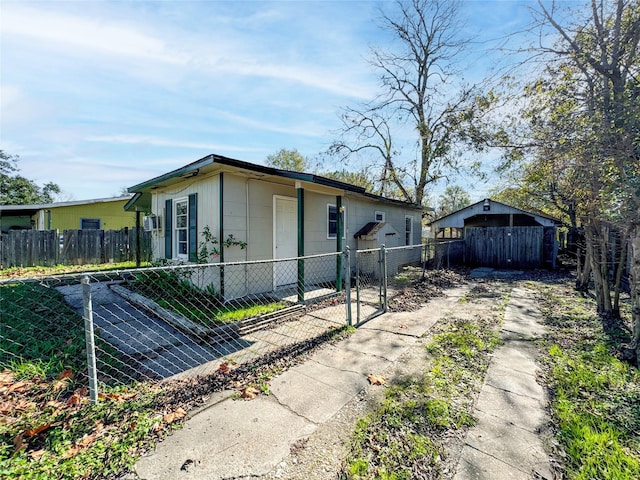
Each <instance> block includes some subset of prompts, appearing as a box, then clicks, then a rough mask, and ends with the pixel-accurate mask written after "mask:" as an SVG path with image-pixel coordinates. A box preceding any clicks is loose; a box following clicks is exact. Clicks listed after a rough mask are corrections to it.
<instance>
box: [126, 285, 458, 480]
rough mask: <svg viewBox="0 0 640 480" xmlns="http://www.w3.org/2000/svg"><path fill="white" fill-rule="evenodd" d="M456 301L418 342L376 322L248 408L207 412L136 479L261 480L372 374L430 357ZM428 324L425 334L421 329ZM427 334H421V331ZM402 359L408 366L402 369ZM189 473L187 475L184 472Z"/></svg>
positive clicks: (422, 318) (221, 405) (435, 311)
mask: <svg viewBox="0 0 640 480" xmlns="http://www.w3.org/2000/svg"><path fill="white" fill-rule="evenodd" d="M465 291H466V290H465V289H456V290H455V296H454V299H453V300H452V299H445V298H444V297H443V298H442V299H436V300H434V302H433V304H429V307H428V311H427V309H424V310H421V311H418V312H415V313H414V315H415V318H416V322H415V323H416V325H415V326H414V327H412V330H413V329H414V330H413V331H415V335H407V334H405V332H404V328H396V330H398V332H396V333H394V332H393V331H388V330H387V328H388V327H389V326H390V325H396V326H397V327H399V326H400V325H402V324H403V323H404V322H406V321H407V318H406V317H402V316H401V317H400V318H396V315H397V314H395V313H389V314H386V315H381V316H379V317H376V318H374V319H372V320H370V321H369V322H367V324H366V325H365V326H363V327H361V328H360V329H358V330H357V331H356V332H354V333H353V334H352V335H351V336H350V337H349V338H347V339H346V340H343V341H341V342H340V344H339V346H328V347H326V348H323V349H320V350H319V351H317V352H316V353H314V354H313V355H311V357H310V358H309V359H308V360H307V361H305V362H304V363H303V364H300V365H298V366H296V367H293V368H291V369H289V370H287V371H285V372H283V373H282V374H281V375H279V376H277V377H276V378H274V379H273V380H271V382H270V395H269V396H267V397H265V396H259V397H258V398H256V399H254V400H251V401H248V402H245V401H241V400H233V399H231V398H227V399H225V400H222V401H220V400H219V398H217V403H215V404H214V405H211V406H208V407H204V408H202V409H201V410H200V411H199V413H198V414H196V415H194V416H193V417H191V418H190V419H189V420H188V421H187V422H186V426H185V429H184V430H180V431H178V432H176V433H174V434H173V435H171V436H170V437H168V438H167V439H166V440H165V441H163V442H161V443H160V444H158V446H157V447H156V450H155V451H154V452H151V453H150V454H149V455H148V456H146V457H145V458H143V459H141V460H140V461H139V462H138V463H137V465H136V467H135V470H136V473H137V474H138V475H139V476H140V478H141V479H143V480H155V479H166V478H172V479H173V478H175V479H230V478H244V477H243V475H244V476H246V477H249V478H260V477H261V476H262V475H264V474H265V473H267V472H269V471H272V470H273V469H274V468H275V467H276V466H277V465H278V463H279V462H280V461H281V460H282V459H283V458H284V457H286V456H287V455H288V453H289V449H290V448H291V446H292V445H293V444H294V443H295V442H296V441H297V440H300V439H304V438H307V437H308V436H309V435H311V434H312V433H313V432H314V431H316V430H317V428H318V427H319V426H320V425H321V424H323V423H324V422H327V421H328V420H329V419H333V418H335V417H336V416H337V415H339V414H340V411H341V409H342V408H343V407H344V406H345V405H346V404H347V403H348V402H350V401H351V400H353V399H354V398H356V397H357V395H358V394H359V393H360V392H361V391H362V390H363V389H365V388H367V386H368V380H367V375H368V374H369V373H374V374H382V373H385V372H390V369H392V368H393V369H395V370H398V371H400V372H402V370H403V365H402V363H403V362H413V361H418V359H421V358H422V357H421V356H424V354H425V352H424V347H423V345H422V340H421V339H420V338H418V337H419V336H420V335H422V334H424V333H425V332H427V331H428V330H429V329H430V328H431V327H432V326H433V324H434V323H435V322H436V321H437V319H438V318H441V317H442V314H443V311H445V308H446V307H448V306H450V305H451V302H455V301H457V298H459V296H461V295H464V292H465ZM420 323H421V328H419V327H418V324H420ZM420 330H421V331H420ZM400 358H402V361H398V360H399V359H400ZM185 462H188V465H187V466H186V467H185V468H184V469H183V468H182V467H183V466H185V465H186V463H185Z"/></svg>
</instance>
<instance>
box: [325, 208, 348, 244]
mask: <svg viewBox="0 0 640 480" xmlns="http://www.w3.org/2000/svg"><path fill="white" fill-rule="evenodd" d="M346 212H347V211H346V208H345V207H342V213H341V215H342V238H346V235H347V222H346V221H345V220H346V218H347V213H346ZM337 235H338V207H336V206H335V205H332V204H330V203H328V204H327V238H336V236H337Z"/></svg>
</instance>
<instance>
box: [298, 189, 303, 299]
mask: <svg viewBox="0 0 640 480" xmlns="http://www.w3.org/2000/svg"><path fill="white" fill-rule="evenodd" d="M296 190H297V193H298V257H303V256H304V189H303V188H297V189H296ZM297 290H298V302H299V303H303V302H304V260H302V259H298V288H297Z"/></svg>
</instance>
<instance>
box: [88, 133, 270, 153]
mask: <svg viewBox="0 0 640 480" xmlns="http://www.w3.org/2000/svg"><path fill="white" fill-rule="evenodd" d="M86 140H87V141H88V142H101V143H111V144H141V145H149V146H153V147H172V148H190V149H195V150H204V151H218V150H227V151H233V152H256V151H259V150H258V149H256V148H249V147H243V146H237V145H221V144H216V143H213V142H212V143H209V142H190V141H185V140H177V139H170V138H160V137H156V136H153V135H94V136H89V137H87V138H86Z"/></svg>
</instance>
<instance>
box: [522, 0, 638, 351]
mask: <svg viewBox="0 0 640 480" xmlns="http://www.w3.org/2000/svg"><path fill="white" fill-rule="evenodd" d="M555 7H556V5H555V4H551V5H550V6H549V7H547V5H546V4H544V3H542V2H540V1H539V2H538V9H537V12H536V14H537V17H536V18H537V20H538V21H539V25H540V27H541V32H546V31H547V30H549V29H551V30H552V31H553V32H555V34H556V35H555V38H556V39H557V41H556V42H555V43H554V44H553V45H541V46H538V47H537V51H538V53H541V54H543V55H546V58H547V59H548V65H549V67H548V70H547V71H548V72H560V73H561V74H562V75H561V77H560V78H558V79H557V80H551V79H550V78H545V79H542V80H541V81H540V82H537V83H536V84H534V85H532V89H531V91H530V93H532V98H533V99H534V108H533V109H532V110H531V112H530V113H531V114H530V116H529V117H528V122H529V124H530V125H531V127H532V133H533V136H534V144H535V148H534V154H535V157H534V158H535V160H534V163H533V166H532V169H531V170H535V169H537V170H538V171H539V172H541V174H540V182H539V183H543V182H544V179H545V178H546V179H550V180H551V181H550V182H548V183H549V185H551V186H552V187H553V188H552V189H548V194H549V198H550V199H551V198H552V197H551V194H552V193H553V192H554V189H555V192H557V193H558V194H560V193H562V195H563V196H564V197H565V198H564V199H562V200H563V203H565V204H568V205H571V204H573V205H574V208H575V214H576V216H577V217H578V221H579V222H580V223H581V224H582V226H583V227H584V231H585V240H586V253H587V263H586V266H587V267H588V268H587V270H589V269H590V270H591V271H592V273H593V280H594V284H595V291H596V299H597V303H598V309H599V311H600V313H601V314H603V315H605V316H609V317H614V318H615V317H618V316H619V308H618V301H619V280H620V275H621V271H622V268H621V267H622V265H623V262H624V254H625V252H626V244H625V242H624V241H622V242H621V241H619V239H617V238H614V237H615V236H614V235H612V233H613V232H614V231H618V232H622V240H624V239H626V238H631V245H632V252H633V253H632V254H633V256H634V260H633V261H632V265H634V268H633V270H634V271H633V272H632V277H631V280H632V282H631V283H632V285H631V289H632V296H633V304H634V307H633V308H632V315H633V324H634V334H633V341H632V343H631V344H630V345H629V351H633V352H634V354H633V355H634V357H636V361H637V359H638V357H639V356H640V271H638V268H635V267H637V265H639V264H640V251H638V246H640V240H639V237H640V157H639V154H640V135H639V133H640V95H639V93H640V79H639V77H638V74H639V65H640V56H639V50H638V47H639V41H640V3H639V2H638V0H613V1H605V0H592V1H591V3H590V5H589V7H588V8H587V9H585V10H584V11H576V10H574V11H569V12H568V13H569V15H567V16H564V17H563V18H564V20H562V21H561V20H559V18H560V14H559V12H558V10H556V8H555ZM540 38H549V35H546V36H545V35H541V36H540ZM547 77H550V76H549V75H548V76H547ZM536 102H537V103H536ZM557 198H558V199H561V198H560V196H558V197H557ZM612 266H613V271H614V274H613V277H612V276H611V270H612ZM612 290H613V294H614V295H613V297H612Z"/></svg>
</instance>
